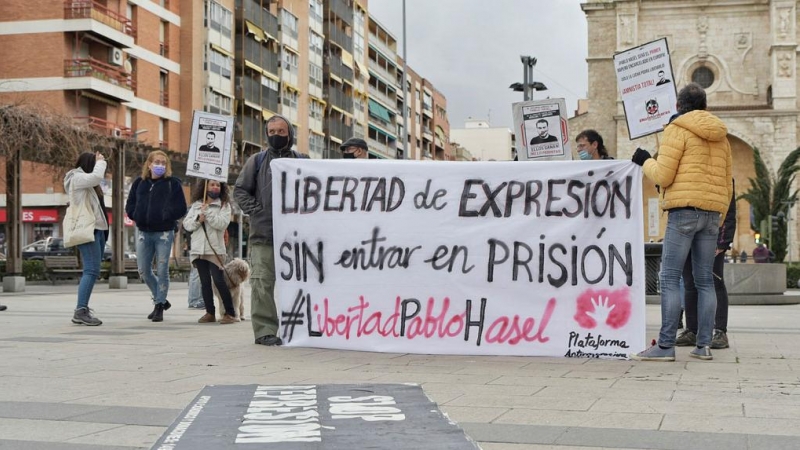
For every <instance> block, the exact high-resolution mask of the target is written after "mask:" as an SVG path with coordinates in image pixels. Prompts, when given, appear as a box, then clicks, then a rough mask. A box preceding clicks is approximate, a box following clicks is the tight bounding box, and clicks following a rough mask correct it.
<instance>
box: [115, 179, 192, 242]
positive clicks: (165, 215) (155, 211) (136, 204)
mask: <svg viewBox="0 0 800 450" xmlns="http://www.w3.org/2000/svg"><path fill="white" fill-rule="evenodd" d="M125 213H126V214H128V217H129V218H130V219H131V220H133V221H134V222H136V228H138V229H139V230H141V231H170V230H175V229H176V221H177V220H178V219H180V218H181V217H183V216H185V215H186V197H185V196H184V195H183V186H181V181H180V180H179V179H177V178H175V177H164V178H159V179H156V180H153V179H151V178H144V179H142V177H138V178H136V180H134V182H133V185H132V186H131V191H130V193H129V194H128V202H127V203H126V204H125Z"/></svg>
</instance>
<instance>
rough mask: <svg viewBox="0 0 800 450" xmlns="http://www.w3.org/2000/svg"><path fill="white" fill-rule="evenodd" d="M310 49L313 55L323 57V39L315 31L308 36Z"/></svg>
mask: <svg viewBox="0 0 800 450" xmlns="http://www.w3.org/2000/svg"><path fill="white" fill-rule="evenodd" d="M308 48H309V49H310V50H311V53H313V54H315V55H318V56H320V57H321V56H322V48H323V39H322V36H320V35H319V34H317V33H314V32H313V31H312V32H311V33H309V35H308Z"/></svg>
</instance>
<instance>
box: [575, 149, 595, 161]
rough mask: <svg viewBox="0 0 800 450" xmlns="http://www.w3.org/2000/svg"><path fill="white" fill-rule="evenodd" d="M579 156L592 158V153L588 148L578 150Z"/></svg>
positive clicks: (583, 158) (585, 158) (584, 158)
mask: <svg viewBox="0 0 800 450" xmlns="http://www.w3.org/2000/svg"><path fill="white" fill-rule="evenodd" d="M578 157H579V158H580V159H582V160H584V161H586V160H587V159H592V155H590V154H589V152H587V151H586V150H581V151H579V152H578Z"/></svg>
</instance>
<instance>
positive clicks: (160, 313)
mask: <svg viewBox="0 0 800 450" xmlns="http://www.w3.org/2000/svg"><path fill="white" fill-rule="evenodd" d="M164 309H165V308H164V304H163V303H156V309H154V310H153V322H163V321H164Z"/></svg>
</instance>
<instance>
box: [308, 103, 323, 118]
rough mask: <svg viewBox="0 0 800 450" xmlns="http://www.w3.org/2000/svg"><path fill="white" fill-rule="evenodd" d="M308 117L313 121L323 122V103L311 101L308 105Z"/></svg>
mask: <svg viewBox="0 0 800 450" xmlns="http://www.w3.org/2000/svg"><path fill="white" fill-rule="evenodd" d="M308 106H309V108H308V116H309V117H311V118H312V119H316V120H322V103H318V102H315V101H313V100H312V101H311V102H309V104H308Z"/></svg>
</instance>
